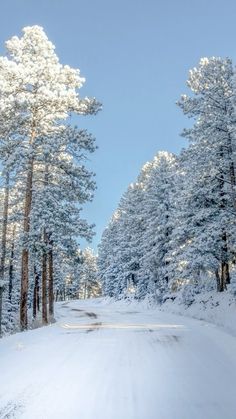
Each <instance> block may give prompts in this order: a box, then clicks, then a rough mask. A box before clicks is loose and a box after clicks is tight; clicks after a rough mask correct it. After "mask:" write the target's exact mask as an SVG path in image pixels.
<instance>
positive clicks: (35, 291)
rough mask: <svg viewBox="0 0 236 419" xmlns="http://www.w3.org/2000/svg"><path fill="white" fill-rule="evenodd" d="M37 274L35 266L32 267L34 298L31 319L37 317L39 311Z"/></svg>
mask: <svg viewBox="0 0 236 419" xmlns="http://www.w3.org/2000/svg"><path fill="white" fill-rule="evenodd" d="M38 301H39V274H38V272H37V269H36V266H34V296H33V318H34V319H35V318H36V316H37V312H38V310H39V304H38Z"/></svg>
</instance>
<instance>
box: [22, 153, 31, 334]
mask: <svg viewBox="0 0 236 419" xmlns="http://www.w3.org/2000/svg"><path fill="white" fill-rule="evenodd" d="M33 170H34V160H33V159H31V160H30V162H29V168H28V173H27V180H26V193H25V208H24V225H23V231H24V235H25V240H27V236H28V233H29V231H30V211H31V205H32V186H33ZM28 287H29V250H28V248H27V243H24V248H23V250H22V262H21V297H20V324H21V330H26V329H27V327H28V316H27V299H28Z"/></svg>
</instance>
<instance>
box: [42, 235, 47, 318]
mask: <svg viewBox="0 0 236 419" xmlns="http://www.w3.org/2000/svg"><path fill="white" fill-rule="evenodd" d="M43 239H44V243H45V245H46V240H47V237H46V232H45V229H44V232H43ZM42 322H43V324H47V323H48V312H47V250H46V249H44V251H43V256H42Z"/></svg>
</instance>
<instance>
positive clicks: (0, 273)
mask: <svg viewBox="0 0 236 419" xmlns="http://www.w3.org/2000/svg"><path fill="white" fill-rule="evenodd" d="M9 182H10V177H9V173H7V174H6V184H5V192H4V204H3V220H2V240H1V244H2V252H1V261H0V337H1V336H2V299H3V284H4V273H5V260H6V246H7V223H8V207H9Z"/></svg>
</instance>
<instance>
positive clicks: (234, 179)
mask: <svg viewBox="0 0 236 419" xmlns="http://www.w3.org/2000/svg"><path fill="white" fill-rule="evenodd" d="M228 158H229V174H230V183H231V190H232V198H233V206H234V209H235V211H236V176H235V164H234V160H233V147H232V139H231V135H230V134H228Z"/></svg>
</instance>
